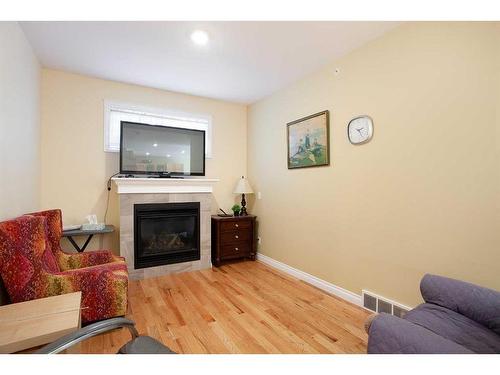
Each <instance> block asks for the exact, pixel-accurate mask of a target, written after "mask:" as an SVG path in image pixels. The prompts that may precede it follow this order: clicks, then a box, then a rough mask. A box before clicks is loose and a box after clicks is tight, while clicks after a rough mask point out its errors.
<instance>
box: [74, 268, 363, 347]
mask: <svg viewBox="0 0 500 375" xmlns="http://www.w3.org/2000/svg"><path fill="white" fill-rule="evenodd" d="M368 315H369V313H368V312H367V311H365V310H363V309H362V308H360V307H358V306H355V305H353V304H350V303H348V302H346V301H344V300H342V299H339V298H337V297H334V296H331V295H329V294H327V293H324V292H323V291H321V290H319V289H316V288H315V287H313V286H311V285H309V284H306V283H304V282H302V281H299V280H297V279H294V278H292V277H290V276H288V275H286V274H284V273H281V272H280V271H277V270H275V269H273V268H270V267H268V266H266V265H264V264H262V263H260V262H251V261H248V262H240V263H233V264H228V265H224V266H222V267H220V268H213V269H209V270H203V271H195V272H186V273H180V274H173V275H168V276H162V277H158V278H151V279H146V280H140V281H131V282H130V286H129V314H128V315H127V317H128V318H130V319H132V320H134V321H135V322H136V324H137V326H136V327H137V329H138V331H139V333H140V334H146V335H149V336H152V337H154V338H156V339H158V340H160V341H162V342H163V343H164V344H165V345H167V346H168V347H169V348H171V349H172V350H174V351H175V352H177V353H192V354H194V353H197V354H199V353H201V354H202V353H366V344H367V335H366V333H365V331H364V329H363V324H364V321H365V319H366V318H367V317H368ZM129 340H130V334H129V333H128V331H127V330H124V329H120V330H115V331H114V332H110V333H107V334H103V335H100V336H97V337H93V338H91V339H89V340H86V341H85V342H84V343H83V344H81V346H80V347H81V352H82V353H116V352H117V351H118V349H119V348H120V347H121V346H122V345H123V344H124V343H126V342H127V341H129Z"/></svg>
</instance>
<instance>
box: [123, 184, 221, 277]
mask: <svg viewBox="0 0 500 375" xmlns="http://www.w3.org/2000/svg"><path fill="white" fill-rule="evenodd" d="M113 180H114V181H115V183H116V185H117V187H118V194H119V197H120V255H121V256H123V257H125V259H126V261H127V265H128V270H129V277H130V278H131V279H133V280H137V279H144V278H148V277H156V276H161V275H165V274H168V273H176V272H184V271H194V270H199V269H204V268H210V267H211V266H212V264H211V261H210V258H211V251H210V249H211V230H210V225H211V224H210V220H211V219H210V216H211V213H212V201H213V196H212V186H213V184H214V183H215V182H217V180H214V179H148V178H114V179H113ZM173 202H200V260H196V261H191V262H184V263H176V264H168V265H163V266H157V267H149V268H140V269H134V204H138V203H173Z"/></svg>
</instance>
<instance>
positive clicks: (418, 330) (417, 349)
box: [368, 313, 473, 354]
mask: <svg viewBox="0 0 500 375" xmlns="http://www.w3.org/2000/svg"><path fill="white" fill-rule="evenodd" d="M369 330H370V332H369V337H368V353H369V354H417V353H418V354H472V353H473V352H471V351H470V350H469V349H467V348H465V347H463V346H460V345H458V344H457V343H455V342H453V341H450V340H447V339H445V338H444V337H442V336H439V335H437V334H435V333H434V332H432V331H429V330H428V329H426V328H423V327H421V326H419V325H416V324H413V323H411V322H409V321H407V320H404V319H401V318H398V317H395V316H392V315H388V314H385V313H382V314H380V315H378V316H377V317H376V318H375V319H373V321H372V322H371V325H370V328H369Z"/></svg>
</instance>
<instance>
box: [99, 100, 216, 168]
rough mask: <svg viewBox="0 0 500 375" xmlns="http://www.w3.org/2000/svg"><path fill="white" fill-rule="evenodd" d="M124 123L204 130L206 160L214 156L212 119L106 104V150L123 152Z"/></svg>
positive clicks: (204, 116) (182, 113)
mask: <svg viewBox="0 0 500 375" xmlns="http://www.w3.org/2000/svg"><path fill="white" fill-rule="evenodd" d="M121 121H129V122H136V123H142V124H149V125H160V126H171V127H176V128H182V129H191V130H204V131H205V157H207V158H211V157H212V117H211V116H210V115H203V114H194V113H186V112H181V111H175V110H170V109H159V108H150V107H143V106H139V105H134V104H128V103H119V102H114V101H110V100H105V101H104V151H106V152H119V151H120V123H121Z"/></svg>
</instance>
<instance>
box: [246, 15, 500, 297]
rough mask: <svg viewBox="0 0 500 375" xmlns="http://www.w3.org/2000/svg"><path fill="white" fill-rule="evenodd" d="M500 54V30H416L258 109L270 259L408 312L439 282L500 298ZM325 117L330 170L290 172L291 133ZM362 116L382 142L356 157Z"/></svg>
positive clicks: (252, 168) (254, 139) (408, 28)
mask: <svg viewBox="0 0 500 375" xmlns="http://www.w3.org/2000/svg"><path fill="white" fill-rule="evenodd" d="M499 41H500V28H499V26H498V24H493V23H489V24H488V23H411V24H404V25H402V26H400V27H398V28H397V29H395V30H394V31H392V32H390V33H388V34H386V35H385V36H383V37H381V38H379V39H377V40H375V41H373V42H371V43H369V44H367V45H365V46H363V47H361V48H359V49H357V50H356V51H354V52H352V53H350V54H349V55H348V56H346V57H345V58H342V59H340V60H338V61H336V62H335V63H332V64H331V65H329V66H328V67H326V68H325V69H324V70H321V71H319V72H317V73H315V74H314V75H312V76H310V77H307V78H305V79H303V80H301V81H300V82H297V83H296V84H294V85H292V86H290V87H288V88H287V89H285V90H282V91H280V92H278V93H275V94H274V95H272V96H270V97H268V98H266V99H264V100H262V101H260V102H258V103H256V104H254V105H252V106H251V107H250V108H249V113H248V173H249V178H250V181H251V183H252V184H253V186H254V189H255V190H257V191H261V192H262V200H256V201H254V202H253V212H255V213H256V214H257V215H258V216H259V222H260V236H261V237H262V245H261V247H260V250H259V251H261V252H262V253H263V254H265V255H268V256H270V257H272V258H274V259H276V260H278V261H281V262H284V263H286V264H288V265H291V266H293V267H296V268H298V269H300V270H303V271H305V272H308V273H311V274H313V275H315V276H317V277H320V278H322V279H324V280H327V281H329V282H332V283H334V284H336V285H338V286H341V287H343V288H346V289H348V290H350V291H352V292H355V293H358V294H360V293H361V289H362V288H364V289H368V290H371V291H373V292H376V293H378V294H381V295H384V296H386V297H389V298H393V299H395V300H397V301H399V302H401V303H406V304H409V305H415V304H416V303H418V302H419V301H420V296H419V295H420V293H419V290H418V283H419V280H420V278H421V277H422V275H423V274H424V273H426V272H431V273H437V274H442V275H446V276H450V277H456V278H461V279H464V280H468V281H471V282H475V283H479V284H482V285H485V286H489V287H493V288H496V289H500V251H499V249H500V230H499V224H500V220H499V207H500V206H499V199H500V155H499V154H500V150H499V149H500V147H499V146H500V145H499V136H500V132H499V129H500V122H499V116H498V114H499V104H500V80H499V72H500V70H499V68H500V66H499V48H500V43H499ZM336 67H339V68H340V70H341V73H340V74H339V75H337V76H336V75H335V74H334V71H335V68H336ZM325 109H328V110H330V115H331V123H330V129H331V139H330V142H331V143H330V147H331V165H330V166H329V167H321V168H310V169H302V170H288V169H287V162H286V155H287V151H286V144H287V142H286V123H287V122H289V121H292V120H295V119H297V118H300V117H303V116H306V115H309V114H312V113H316V112H319V111H322V110H325ZM360 114H368V115H370V116H371V117H372V118H373V119H374V124H375V133H374V138H373V140H372V141H371V142H370V143H368V144H366V145H363V146H352V145H351V144H350V143H349V141H348V140H347V136H346V125H347V123H348V121H349V120H350V119H351V118H352V117H354V116H356V115H360Z"/></svg>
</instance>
